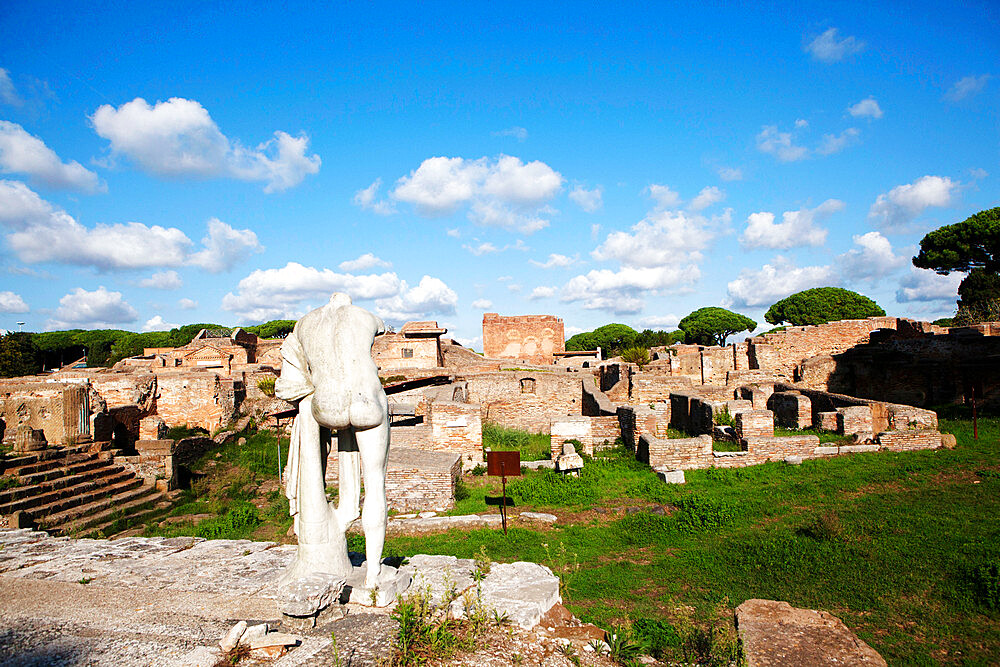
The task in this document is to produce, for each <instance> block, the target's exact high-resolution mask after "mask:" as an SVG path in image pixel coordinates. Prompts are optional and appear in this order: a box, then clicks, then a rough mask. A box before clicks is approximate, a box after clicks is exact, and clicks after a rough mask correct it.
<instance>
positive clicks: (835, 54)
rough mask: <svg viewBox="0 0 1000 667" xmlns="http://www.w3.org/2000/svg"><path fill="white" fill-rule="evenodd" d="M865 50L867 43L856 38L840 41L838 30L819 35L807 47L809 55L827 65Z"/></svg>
mask: <svg viewBox="0 0 1000 667" xmlns="http://www.w3.org/2000/svg"><path fill="white" fill-rule="evenodd" d="M864 48H865V43H864V42H862V41H859V40H858V39H856V38H854V37H850V36H849V37H844V38H843V39H840V38H839V35H838V30H837V29H836V28H830V29H828V30H827V31H826V32H824V33H823V34H822V35H817V36H816V37H815V38H813V39H812V40H811V41H810V42H809V43H808V44H806V46H805V50H806V52H807V53H810V54H812V57H813V58H815V59H816V60H820V61H822V62H825V63H835V62H837V61H839V60H843V59H844V58H847V57H848V56H852V55H854V54H855V53H861V51H863V50H864Z"/></svg>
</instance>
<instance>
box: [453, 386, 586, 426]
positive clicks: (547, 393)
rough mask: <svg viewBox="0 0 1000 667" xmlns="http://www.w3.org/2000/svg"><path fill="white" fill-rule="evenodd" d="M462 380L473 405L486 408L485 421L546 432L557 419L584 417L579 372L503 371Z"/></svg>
mask: <svg viewBox="0 0 1000 667" xmlns="http://www.w3.org/2000/svg"><path fill="white" fill-rule="evenodd" d="M462 379H464V380H465V381H467V383H468V400H469V402H470V403H478V404H479V405H481V406H482V415H483V420H484V421H490V422H494V423H497V424H501V425H503V426H507V427H510V428H519V429H524V430H527V431H532V432H535V433H545V432H547V431H548V428H549V424H550V423H551V422H552V420H553V419H558V418H560V417H565V416H566V415H579V414H582V404H583V387H582V383H581V380H580V374H579V373H569V372H542V371H539V372H532V371H502V372H499V373H495V372H493V373H479V374H475V375H464V374H463V375H462ZM526 381H527V382H526Z"/></svg>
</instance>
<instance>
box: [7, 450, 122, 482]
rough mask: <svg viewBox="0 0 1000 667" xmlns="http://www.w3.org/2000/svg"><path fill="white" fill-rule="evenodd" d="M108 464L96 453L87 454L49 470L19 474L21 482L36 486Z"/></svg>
mask: <svg viewBox="0 0 1000 667" xmlns="http://www.w3.org/2000/svg"><path fill="white" fill-rule="evenodd" d="M105 465H108V464H107V461H104V460H101V459H100V458H98V457H97V456H96V455H94V454H87V455H86V458H79V459H78V458H75V457H74V458H73V459H70V460H66V461H63V462H62V465H60V466H58V467H54V468H49V469H48V470H42V471H39V472H32V473H27V474H19V475H17V477H18V479H20V480H21V483H22V484H23V485H26V486H34V485H37V484H43V483H45V482H48V481H50V480H53V479H59V478H60V477H69V476H70V475H76V474H79V473H81V472H84V471H86V470H92V469H94V468H99V467H101V466H105Z"/></svg>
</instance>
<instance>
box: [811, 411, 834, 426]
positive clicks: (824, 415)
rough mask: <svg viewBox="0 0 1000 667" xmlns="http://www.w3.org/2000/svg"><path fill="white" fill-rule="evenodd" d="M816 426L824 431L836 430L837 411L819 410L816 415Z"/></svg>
mask: <svg viewBox="0 0 1000 667" xmlns="http://www.w3.org/2000/svg"><path fill="white" fill-rule="evenodd" d="M816 427H817V428H820V429H822V430H824V431H836V430H837V413H836V412H820V413H819V414H818V415H817V416H816Z"/></svg>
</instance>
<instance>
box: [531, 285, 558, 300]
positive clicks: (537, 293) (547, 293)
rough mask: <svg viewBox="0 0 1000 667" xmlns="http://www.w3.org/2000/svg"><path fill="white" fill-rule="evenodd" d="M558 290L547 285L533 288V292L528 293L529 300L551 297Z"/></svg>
mask: <svg viewBox="0 0 1000 667" xmlns="http://www.w3.org/2000/svg"><path fill="white" fill-rule="evenodd" d="M558 292H559V290H557V289H556V288H555V287H545V286H541V287H536V288H535V289H533V290H531V294H529V295H528V300H529V301H536V300H538V299H551V298H552V297H554V296H555V295H556V294H557V293H558Z"/></svg>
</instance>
